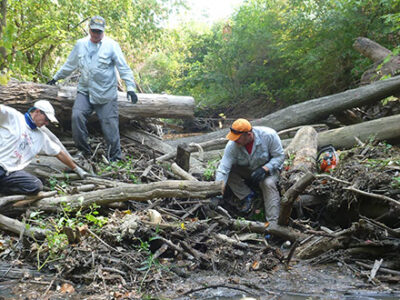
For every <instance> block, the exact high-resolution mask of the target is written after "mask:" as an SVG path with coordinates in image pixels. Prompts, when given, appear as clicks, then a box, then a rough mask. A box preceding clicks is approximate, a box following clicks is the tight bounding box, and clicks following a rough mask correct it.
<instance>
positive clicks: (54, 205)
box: [32, 180, 222, 212]
mask: <svg viewBox="0 0 400 300" xmlns="http://www.w3.org/2000/svg"><path fill="white" fill-rule="evenodd" d="M221 191H222V182H214V181H213V182H206V181H180V180H167V181H162V182H153V183H149V184H131V185H130V184H125V185H123V186H121V187H115V188H109V189H105V190H99V191H92V192H88V193H82V194H76V195H71V196H63V197H50V198H43V199H41V200H38V201H37V202H35V203H33V204H32V206H33V207H36V208H39V209H41V210H43V211H50V212H55V211H59V210H60V209H61V203H68V205H69V206H70V207H71V209H73V210H74V209H80V208H87V207H89V206H90V205H92V204H94V203H96V204H98V205H105V204H109V203H113V202H122V201H128V200H135V201H146V200H151V199H154V198H169V197H177V198H201V199H204V198H208V197H210V196H213V195H218V194H220V193H221Z"/></svg>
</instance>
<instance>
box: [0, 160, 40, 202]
mask: <svg viewBox="0 0 400 300" xmlns="http://www.w3.org/2000/svg"><path fill="white" fill-rule="evenodd" d="M41 190H43V184H42V182H41V181H40V179H39V178H37V177H35V176H33V175H32V174H29V173H28V172H25V171H15V172H11V173H10V174H8V175H7V172H6V171H5V170H4V169H3V168H2V167H0V192H1V193H3V194H27V195H32V194H37V193H39V192H40V191H41Z"/></svg>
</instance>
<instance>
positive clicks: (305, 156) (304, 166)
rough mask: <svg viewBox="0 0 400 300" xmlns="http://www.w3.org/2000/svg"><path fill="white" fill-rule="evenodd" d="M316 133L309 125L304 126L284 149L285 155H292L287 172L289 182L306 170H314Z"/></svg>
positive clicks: (299, 176) (298, 177)
mask: <svg viewBox="0 0 400 300" xmlns="http://www.w3.org/2000/svg"><path fill="white" fill-rule="evenodd" d="M317 146H318V134H317V132H316V131H315V129H314V128H313V127H311V126H304V127H302V128H301V129H300V130H299V131H297V133H296V135H295V137H294V138H293V139H292V141H291V143H290V144H289V146H287V147H286V149H285V154H286V156H287V157H289V158H290V157H294V159H293V161H292V164H291V166H290V169H289V171H288V173H289V176H287V177H289V184H290V185H293V184H294V183H296V182H297V181H298V180H299V179H300V178H301V177H303V175H304V174H305V173H306V172H311V173H312V172H314V171H315V159H316V158H317Z"/></svg>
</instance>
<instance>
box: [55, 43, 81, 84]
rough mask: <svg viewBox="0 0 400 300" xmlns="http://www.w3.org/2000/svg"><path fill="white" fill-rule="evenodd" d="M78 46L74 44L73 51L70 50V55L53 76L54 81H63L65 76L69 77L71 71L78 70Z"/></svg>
mask: <svg viewBox="0 0 400 300" xmlns="http://www.w3.org/2000/svg"><path fill="white" fill-rule="evenodd" d="M79 47H80V46H79V44H76V45H75V47H74V49H72V51H71V53H70V54H69V56H68V59H67V61H66V62H65V63H64V65H63V66H62V67H61V69H60V70H58V72H57V73H56V74H55V75H54V76H53V79H54V80H55V81H57V80H60V79H64V78H66V77H67V76H69V75H71V73H72V72H73V71H75V70H76V68H78V64H79Z"/></svg>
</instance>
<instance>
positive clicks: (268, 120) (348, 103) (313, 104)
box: [167, 76, 400, 146]
mask: <svg viewBox="0 0 400 300" xmlns="http://www.w3.org/2000/svg"><path fill="white" fill-rule="evenodd" d="M399 92H400V76H396V77H393V78H389V79H386V80H381V81H377V82H374V83H372V84H370V85H367V86H362V87H359V88H356V89H352V90H348V91H345V92H342V93H338V94H334V95H330V96H325V97H322V98H317V99H313V100H309V101H305V102H302V103H299V104H295V105H291V106H289V107H286V108H284V109H281V110H279V111H277V112H274V113H272V114H269V115H267V116H265V117H263V118H261V119H257V120H254V121H252V124H253V126H269V127H272V128H274V129H275V130H277V131H279V130H283V129H286V128H290V127H295V126H299V125H308V124H312V123H314V122H316V121H320V120H323V119H324V118H326V117H328V116H329V114H331V113H336V112H338V111H342V110H345V109H348V108H353V107H358V106H363V105H367V104H371V103H374V102H377V101H379V100H381V99H384V98H386V97H389V96H392V95H394V94H396V93H399ZM228 130H229V129H222V130H218V131H215V132H211V133H208V134H204V135H200V136H193V137H188V138H181V139H177V140H174V141H167V143H168V144H170V145H174V146H176V145H178V144H181V143H190V142H195V143H201V142H205V141H209V140H212V139H217V138H222V137H224V136H225V135H226V134H227V133H228Z"/></svg>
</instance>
